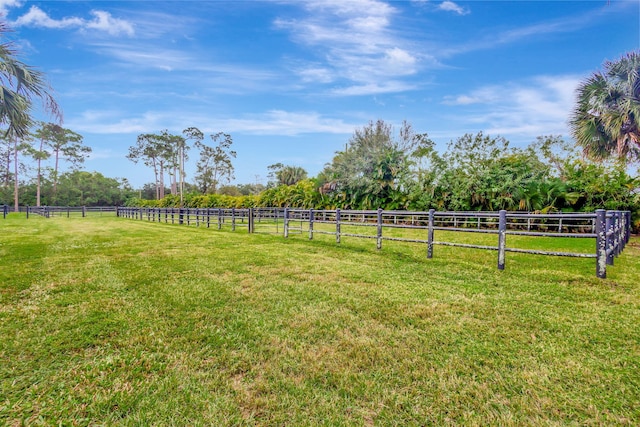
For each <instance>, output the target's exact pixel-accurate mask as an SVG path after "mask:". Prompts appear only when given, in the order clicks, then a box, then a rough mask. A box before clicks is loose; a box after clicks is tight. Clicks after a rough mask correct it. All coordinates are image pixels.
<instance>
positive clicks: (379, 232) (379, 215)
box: [376, 208, 382, 250]
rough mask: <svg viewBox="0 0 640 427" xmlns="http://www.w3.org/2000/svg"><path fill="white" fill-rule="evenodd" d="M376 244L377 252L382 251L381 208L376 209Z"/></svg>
mask: <svg viewBox="0 0 640 427" xmlns="http://www.w3.org/2000/svg"><path fill="white" fill-rule="evenodd" d="M376 234H377V236H376V240H377V244H376V247H377V248H378V250H380V249H382V208H378V227H377V233H376Z"/></svg>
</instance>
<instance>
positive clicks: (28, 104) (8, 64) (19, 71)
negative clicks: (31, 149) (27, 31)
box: [0, 22, 62, 139]
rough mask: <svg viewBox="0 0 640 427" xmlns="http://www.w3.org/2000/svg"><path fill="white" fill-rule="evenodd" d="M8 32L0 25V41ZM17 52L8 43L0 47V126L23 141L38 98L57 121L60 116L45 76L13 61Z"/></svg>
mask: <svg viewBox="0 0 640 427" xmlns="http://www.w3.org/2000/svg"><path fill="white" fill-rule="evenodd" d="M8 31H9V29H8V28H7V26H6V25H5V24H4V23H2V22H0V37H3V36H5V34H6V33H7V32H8ZM16 55H17V52H16V50H15V49H14V48H13V45H12V44H11V43H10V42H1V43H0V125H1V126H3V127H4V126H6V130H5V132H6V133H7V134H10V135H11V136H13V137H16V138H20V139H21V138H23V137H25V136H26V135H27V134H28V133H29V128H30V127H31V125H32V118H31V111H32V101H33V99H35V98H39V99H40V100H41V101H42V102H43V104H44V107H45V110H47V111H48V112H50V113H51V114H52V115H53V116H55V117H56V118H57V119H61V118H62V113H61V111H60V108H59V106H58V104H57V103H56V101H55V99H54V98H53V96H52V95H51V92H50V88H49V85H48V84H47V82H46V81H45V78H44V74H43V73H42V72H40V71H38V70H36V69H34V68H33V67H31V66H29V65H26V64H24V63H23V62H21V61H19V60H18V59H17V58H16Z"/></svg>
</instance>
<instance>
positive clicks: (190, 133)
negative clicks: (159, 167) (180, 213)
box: [179, 127, 204, 206]
mask: <svg viewBox="0 0 640 427" xmlns="http://www.w3.org/2000/svg"><path fill="white" fill-rule="evenodd" d="M182 135H183V136H184V143H183V144H182V145H181V146H180V147H179V151H180V152H179V157H180V159H179V160H180V161H179V163H180V186H179V190H180V206H182V205H183V204H184V179H185V177H186V175H185V172H184V165H185V162H186V161H187V160H188V156H187V152H188V151H189V148H190V147H189V145H188V141H193V143H194V144H196V143H199V142H202V140H203V139H204V134H203V133H202V131H200V129H198V128H197V127H190V128H186V129H185V130H183V131H182Z"/></svg>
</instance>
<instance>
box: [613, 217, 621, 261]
mask: <svg viewBox="0 0 640 427" xmlns="http://www.w3.org/2000/svg"><path fill="white" fill-rule="evenodd" d="M614 228H615V230H616V233H615V240H614V244H615V248H616V249H615V252H614V256H618V255H620V252H622V215H621V212H620V211H615V212H614Z"/></svg>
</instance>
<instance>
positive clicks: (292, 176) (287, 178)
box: [276, 166, 307, 185]
mask: <svg viewBox="0 0 640 427" xmlns="http://www.w3.org/2000/svg"><path fill="white" fill-rule="evenodd" d="M276 178H277V179H278V183H279V184H280V185H293V184H295V183H297V182H298V181H302V180H303V179H307V171H306V170H304V169H303V168H301V167H300V166H283V167H282V168H281V169H280V170H278V171H277V172H276Z"/></svg>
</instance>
